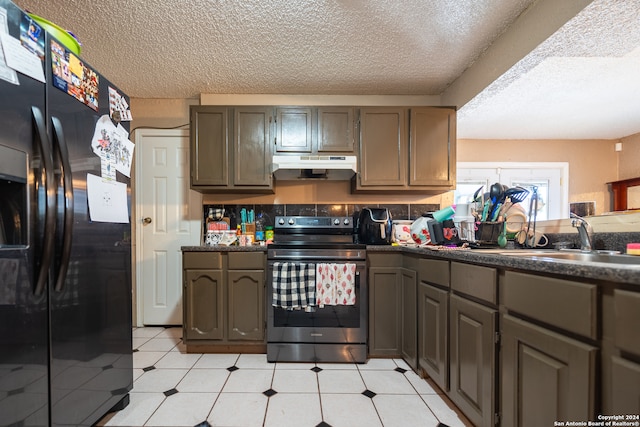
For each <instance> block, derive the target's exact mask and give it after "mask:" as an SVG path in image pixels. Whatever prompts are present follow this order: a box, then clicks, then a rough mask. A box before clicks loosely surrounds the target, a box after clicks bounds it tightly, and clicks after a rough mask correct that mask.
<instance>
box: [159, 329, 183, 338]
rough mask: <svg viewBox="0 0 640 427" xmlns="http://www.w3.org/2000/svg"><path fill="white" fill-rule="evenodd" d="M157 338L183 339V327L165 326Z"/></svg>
mask: <svg viewBox="0 0 640 427" xmlns="http://www.w3.org/2000/svg"><path fill="white" fill-rule="evenodd" d="M156 338H174V339H175V338H177V339H182V328H164V329H163V330H162V331H160V332H159V333H158V335H156Z"/></svg>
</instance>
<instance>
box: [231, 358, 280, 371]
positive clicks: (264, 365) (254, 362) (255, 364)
mask: <svg viewBox="0 0 640 427" xmlns="http://www.w3.org/2000/svg"><path fill="white" fill-rule="evenodd" d="M275 365H276V364H275V363H269V362H267V355H266V354H241V355H240V357H239V358H238V361H237V362H236V366H237V367H238V368H245V369H272V370H273V369H275Z"/></svg>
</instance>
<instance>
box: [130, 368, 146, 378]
mask: <svg viewBox="0 0 640 427" xmlns="http://www.w3.org/2000/svg"><path fill="white" fill-rule="evenodd" d="M142 374H144V371H143V370H142V369H137V368H134V369H133V380H134V381H135V380H137V379H138V378H140V375H142Z"/></svg>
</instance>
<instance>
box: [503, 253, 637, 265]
mask: <svg viewBox="0 0 640 427" xmlns="http://www.w3.org/2000/svg"><path fill="white" fill-rule="evenodd" d="M500 255H508V256H516V257H519V258H527V259H544V260H565V261H576V262H588V263H591V262H599V263H605V264H623V265H639V266H640V257H639V256H633V255H624V254H619V253H612V252H608V251H601V252H598V251H591V252H586V251H579V250H560V251H555V250H551V251H549V250H530V251H528V250H513V251H503V252H500Z"/></svg>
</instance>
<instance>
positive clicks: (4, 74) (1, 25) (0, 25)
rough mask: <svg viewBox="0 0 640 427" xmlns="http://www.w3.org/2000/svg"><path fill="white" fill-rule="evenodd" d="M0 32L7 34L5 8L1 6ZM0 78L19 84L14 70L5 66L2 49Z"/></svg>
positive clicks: (0, 50)
mask: <svg viewBox="0 0 640 427" xmlns="http://www.w3.org/2000/svg"><path fill="white" fill-rule="evenodd" d="M0 32H2V33H4V34H9V27H8V26H7V9H5V8H3V7H0ZM0 79H2V80H6V81H8V82H9V83H12V84H14V85H19V84H20V81H19V80H18V75H17V74H16V72H15V71H14V70H12V69H11V68H9V67H8V66H7V61H6V60H5V59H4V51H3V50H2V49H0Z"/></svg>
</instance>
